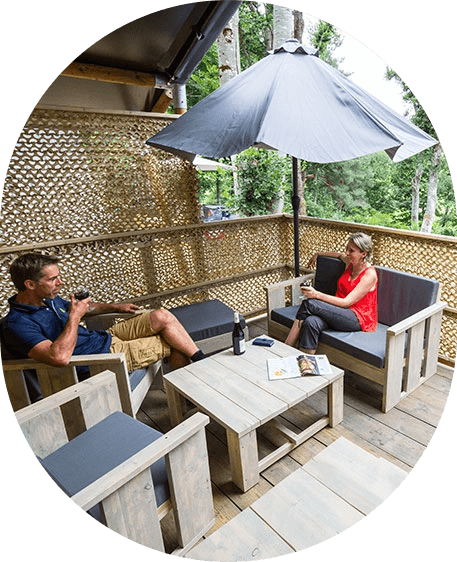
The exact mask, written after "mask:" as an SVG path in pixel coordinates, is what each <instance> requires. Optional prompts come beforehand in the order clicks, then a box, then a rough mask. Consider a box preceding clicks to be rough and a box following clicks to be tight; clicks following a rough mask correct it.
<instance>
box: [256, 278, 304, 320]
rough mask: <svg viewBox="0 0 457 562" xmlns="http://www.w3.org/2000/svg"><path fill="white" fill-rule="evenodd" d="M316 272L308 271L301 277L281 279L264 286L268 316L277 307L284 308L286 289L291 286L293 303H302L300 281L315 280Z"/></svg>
mask: <svg viewBox="0 0 457 562" xmlns="http://www.w3.org/2000/svg"><path fill="white" fill-rule="evenodd" d="M314 276H315V273H314V272H313V273H308V274H306V275H302V276H300V277H294V278H293V279H286V280H285V281H280V282H279V283H273V284H272V285H267V286H266V287H264V289H265V291H266V293H267V309H268V316H269V317H270V314H271V311H272V310H274V309H275V308H283V307H284V306H286V290H287V289H288V288H289V287H290V291H291V300H292V302H291V304H292V306H293V305H295V304H300V302H301V301H300V299H299V298H298V297H299V296H300V295H301V291H300V283H303V281H313V280H314Z"/></svg>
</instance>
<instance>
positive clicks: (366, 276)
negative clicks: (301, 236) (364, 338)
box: [285, 232, 378, 354]
mask: <svg viewBox="0 0 457 562" xmlns="http://www.w3.org/2000/svg"><path fill="white" fill-rule="evenodd" d="M372 249H373V244H372V241H371V238H370V237H369V236H368V235H367V234H364V233H363V232H357V233H355V234H352V235H351V236H350V237H349V240H348V243H347V246H346V252H345V253H344V254H342V253H338V252H324V253H316V254H314V256H313V257H312V258H311V260H310V262H309V264H308V267H314V266H315V264H316V260H317V256H318V255H325V256H330V257H336V258H340V259H341V260H343V261H344V262H345V263H346V269H345V271H344V273H343V275H342V276H341V277H340V278H339V280H338V289H337V292H336V295H335V296H333V295H327V294H325V293H322V292H320V291H316V290H315V289H314V288H313V287H302V288H301V290H302V293H303V295H304V300H303V302H302V304H301V306H300V308H299V309H298V311H297V315H296V317H295V321H294V324H293V326H292V328H291V330H290V332H289V335H288V336H287V339H286V342H285V343H286V344H288V345H291V346H295V345H296V344H297V341H298V348H299V349H300V350H301V351H303V352H305V353H310V354H314V353H316V349H317V345H318V341H319V336H320V334H321V332H322V331H323V330H327V329H331V330H336V331H339V332H357V331H363V332H374V331H376V326H377V322H378V298H377V297H378V294H377V286H378V275H377V273H376V270H375V268H374V267H373V266H372V265H371V263H370V260H371V255H372Z"/></svg>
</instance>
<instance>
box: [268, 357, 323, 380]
mask: <svg viewBox="0 0 457 562" xmlns="http://www.w3.org/2000/svg"><path fill="white" fill-rule="evenodd" d="M267 371H268V379H269V380H271V381H272V380H279V379H292V378H297V377H304V376H308V375H326V374H331V373H332V369H331V367H330V363H329V362H328V359H327V356H326V355H307V354H305V353H302V354H300V355H292V356H289V357H277V358H274V359H267Z"/></svg>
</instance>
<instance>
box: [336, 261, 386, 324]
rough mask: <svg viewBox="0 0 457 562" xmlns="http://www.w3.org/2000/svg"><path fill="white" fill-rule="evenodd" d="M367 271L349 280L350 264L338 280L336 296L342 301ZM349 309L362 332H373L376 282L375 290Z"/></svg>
mask: <svg viewBox="0 0 457 562" xmlns="http://www.w3.org/2000/svg"><path fill="white" fill-rule="evenodd" d="M368 269H369V268H368V267H367V268H366V269H364V270H363V271H362V273H360V275H359V276H358V277H357V278H356V279H354V280H351V273H352V264H350V265H349V267H348V268H347V269H346V271H345V272H344V273H343V275H342V276H341V277H340V278H339V280H338V290H337V291H336V296H337V297H340V298H342V299H344V297H346V296H347V295H348V294H349V293H350V292H352V291H353V290H354V289H355V288H356V287H357V285H358V284H359V283H360V281H361V279H362V277H363V276H364V275H365V273H366V272H367V271H368ZM375 271H376V270H375ZM376 277H377V273H376ZM350 309H351V310H353V311H354V312H355V314H356V316H357V318H358V320H359V323H360V327H361V328H362V331H363V332H375V331H376V326H377V325H378V282H377V281H376V288H375V289H373V291H370V292H369V293H367V294H366V295H365V296H363V297H362V298H361V299H360V300H359V301H358V302H356V303H355V304H353V305H352V306H351V307H350Z"/></svg>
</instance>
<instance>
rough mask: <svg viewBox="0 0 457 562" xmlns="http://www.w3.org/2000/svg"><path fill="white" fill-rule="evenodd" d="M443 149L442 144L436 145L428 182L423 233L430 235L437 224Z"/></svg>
mask: <svg viewBox="0 0 457 562" xmlns="http://www.w3.org/2000/svg"><path fill="white" fill-rule="evenodd" d="M442 152H443V149H442V148H441V144H437V145H435V148H434V150H433V162H432V169H431V170H430V178H429V180H428V194H427V207H426V209H425V215H424V219H423V221H422V228H421V232H427V233H430V232H431V231H432V227H433V223H434V222H435V211H436V196H437V191H438V172H439V169H440V161H441V155H442Z"/></svg>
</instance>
